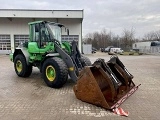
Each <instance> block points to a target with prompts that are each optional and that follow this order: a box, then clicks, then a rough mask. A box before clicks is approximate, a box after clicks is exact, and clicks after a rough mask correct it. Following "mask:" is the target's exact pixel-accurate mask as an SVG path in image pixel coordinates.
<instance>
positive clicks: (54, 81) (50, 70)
mask: <svg viewBox="0 0 160 120" xmlns="http://www.w3.org/2000/svg"><path fill="white" fill-rule="evenodd" d="M42 74H43V79H44V81H45V83H46V84H47V85H48V86H49V87H52V88H60V87H62V86H63V85H64V84H65V83H66V82H67V78H68V68H67V65H66V64H65V62H64V61H63V60H62V59H61V58H58V57H52V58H48V59H47V60H46V61H45V62H44V64H43V67H42Z"/></svg>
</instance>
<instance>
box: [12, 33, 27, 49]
mask: <svg viewBox="0 0 160 120" xmlns="http://www.w3.org/2000/svg"><path fill="white" fill-rule="evenodd" d="M28 41H29V35H14V46H15V48H16V47H18V45H20V44H22V43H25V42H28Z"/></svg>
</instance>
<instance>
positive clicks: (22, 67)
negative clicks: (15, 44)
mask: <svg viewBox="0 0 160 120" xmlns="http://www.w3.org/2000/svg"><path fill="white" fill-rule="evenodd" d="M14 69H15V72H16V74H17V75H18V76H19V77H29V76H30V75H31V73H32V65H27V63H26V59H25V57H24V56H23V55H22V54H19V55H17V56H16V57H15V59H14Z"/></svg>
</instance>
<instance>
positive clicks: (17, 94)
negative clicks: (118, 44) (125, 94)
mask: <svg viewBox="0 0 160 120" xmlns="http://www.w3.org/2000/svg"><path fill="white" fill-rule="evenodd" d="M87 56H88V57H89V58H90V60H91V61H92V63H93V62H94V61H95V60H96V59H97V58H104V59H105V60H106V61H108V60H109V58H110V56H109V55H107V54H105V53H96V54H93V55H87ZM119 58H120V60H121V61H122V62H123V63H124V65H125V66H126V68H127V69H128V71H129V72H130V73H132V74H133V75H134V79H133V81H134V82H135V84H136V85H138V84H141V86H140V87H139V89H138V91H136V92H135V93H134V94H133V95H132V96H131V97H129V98H128V99H127V100H126V101H125V102H124V103H123V104H122V105H121V106H120V107H122V108H123V109H124V110H126V111H129V113H130V114H129V117H122V116H118V115H116V114H114V113H112V112H110V111H108V110H105V109H103V108H100V107H97V106H94V105H91V104H88V103H85V102H82V101H80V100H78V99H76V97H75V95H74V92H73V89H72V88H73V85H74V84H75V83H74V82H72V81H71V80H68V82H67V83H66V84H65V85H64V86H63V87H62V88H60V89H53V88H49V87H47V86H46V84H45V83H44V81H43V79H42V75H41V73H40V72H39V70H38V69H37V68H34V69H33V73H32V74H31V76H30V77H29V78H20V77H18V76H17V75H16V73H15V71H14V66H13V63H12V62H11V61H10V60H9V56H7V55H0V120H125V119H126V120H159V119H160V113H159V112H160V111H159V110H160V104H159V102H160V56H158V55H157V56H154V55H141V56H119Z"/></svg>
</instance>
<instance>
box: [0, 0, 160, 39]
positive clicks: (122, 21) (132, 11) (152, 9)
mask: <svg viewBox="0 0 160 120" xmlns="http://www.w3.org/2000/svg"><path fill="white" fill-rule="evenodd" d="M0 2H1V6H0V9H38V10H84V19H83V29H82V31H83V36H85V35H86V34H87V33H92V32H95V31H99V32H100V31H102V30H103V29H106V31H108V32H110V31H111V32H113V33H114V34H116V35H122V32H123V30H124V29H127V30H131V29H132V30H134V32H135V37H136V38H142V37H143V36H144V35H145V34H147V33H148V32H151V31H157V30H160V0H3V1H2V0H0Z"/></svg>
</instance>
